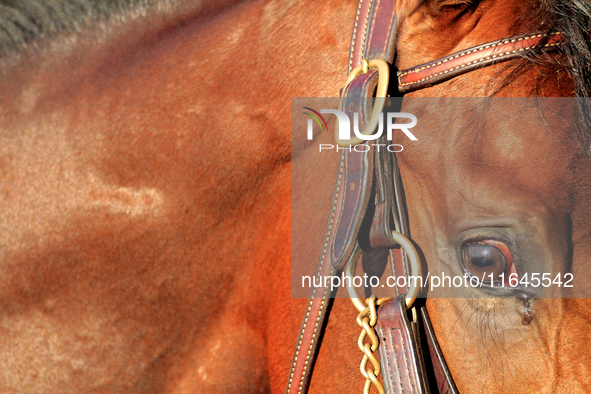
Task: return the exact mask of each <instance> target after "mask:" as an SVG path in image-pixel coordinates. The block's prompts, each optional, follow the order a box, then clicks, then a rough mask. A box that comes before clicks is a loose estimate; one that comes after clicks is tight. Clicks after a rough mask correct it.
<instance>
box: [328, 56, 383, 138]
mask: <svg viewBox="0 0 591 394" xmlns="http://www.w3.org/2000/svg"><path fill="white" fill-rule="evenodd" d="M368 69H374V70H378V87H377V88H376V100H375V101H374V105H373V110H372V113H371V118H370V119H369V122H368V123H367V125H366V126H365V129H363V131H362V132H361V134H363V135H371V134H373V132H374V131H375V129H376V127H377V126H378V122H379V120H380V113H381V112H382V111H383V110H384V103H385V102H386V95H387V94H388V83H389V82H390V68H389V67H388V63H386V62H385V61H383V60H380V59H373V60H369V61H367V60H365V59H363V60H362V61H361V64H360V65H358V66H357V67H355V68H354V69H353V70H352V71H351V73H350V74H349V76H348V77H347V81H346V82H345V87H344V88H343V92H345V91H346V89H347V86H349V84H350V83H351V82H352V81H353V80H354V79H355V78H356V77H357V76H358V75H360V74H365V73H366V72H367V71H368ZM342 104H343V98H341V104H340V106H339V107H340V108H341V111H342ZM335 140H336V143H337V145H339V146H344V147H347V146H351V145H357V144H360V143H362V142H365V140H362V139H361V138H359V137H357V136H353V137H352V138H351V139H350V140H341V139H339V124H338V122H337V124H336V127H335Z"/></svg>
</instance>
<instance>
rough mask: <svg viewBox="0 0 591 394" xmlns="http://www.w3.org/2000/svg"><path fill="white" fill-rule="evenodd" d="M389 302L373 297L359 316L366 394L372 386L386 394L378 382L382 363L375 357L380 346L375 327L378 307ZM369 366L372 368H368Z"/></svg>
mask: <svg viewBox="0 0 591 394" xmlns="http://www.w3.org/2000/svg"><path fill="white" fill-rule="evenodd" d="M387 300H389V298H380V299H379V300H378V299H376V297H375V296H371V298H368V299H366V300H365V302H366V303H367V307H366V308H365V309H364V310H363V311H361V312H360V313H359V315H357V324H359V327H361V328H362V331H361V334H360V335H359V339H358V341H357V346H358V347H359V350H361V351H362V352H363V359H362V360H361V364H360V366H359V368H360V370H361V374H362V375H363V377H364V378H365V379H366V380H365V387H364V388H363V393H364V394H370V390H371V386H372V385H373V386H375V387H376V388H377V389H378V391H379V392H380V394H385V390H384V386H383V385H382V382H380V381H379V380H378V376H379V375H380V371H381V367H380V361H379V360H378V359H377V358H376V357H375V356H374V352H375V351H376V350H378V345H379V341H378V336H377V335H376V333H375V330H374V327H375V325H376V323H377V321H378V314H377V313H376V306H377V305H381V304H383V303H384V302H386V301H387ZM366 338H369V341H368V342H366ZM369 366H371V368H368V367H369Z"/></svg>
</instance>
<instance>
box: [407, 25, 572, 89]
mask: <svg viewBox="0 0 591 394" xmlns="http://www.w3.org/2000/svg"><path fill="white" fill-rule="evenodd" d="M558 34H562V33H560V32H556V33H552V34H551V35H553V36H554V35H558ZM545 36H548V34H536V35H533V36H528V37H521V38H516V39H515V38H514V39H511V40H504V41H501V42H498V43H496V44H491V45H486V46H484V47H482V48H477V49H471V50H467V51H465V52H461V53H458V54H457V55H454V56H449V57H446V58H444V59H441V60H440V61H438V62H437V63H433V64H430V65H427V66H423V67H420V68H417V69H414V70H408V71H406V72H403V73H401V74H399V75H398V81H399V86H401V87H402V86H408V85H414V84H419V83H421V82H424V81H427V80H429V79H432V78H435V77H437V76H439V75H442V74H447V73H449V72H451V71H455V70H458V69H462V68H465V67H467V66H470V65H472V64H476V63H480V62H484V61H486V60H491V59H495V58H497V57H501V56H506V55H511V54H513V53H517V52H523V51H526V50H528V49H531V48H533V47H535V46H536V45H535V44H534V45H530V46H528V47H525V48H519V49H514V50H512V51H507V52H502V53H497V54H494V55H491V56H487V57H484V58H481V59H476V60H473V61H471V62H468V63H464V64H461V65H459V66H456V67H453V68H448V69H446V70H443V71H441V72H438V73H436V74H432V75H428V76H426V77H425V78H423V79H420V80H418V81H411V82H405V83H401V82H400V79H401V78H402V77H404V76H405V75H408V74H416V73H418V72H421V71H423V70H426V69H429V68H432V67H436V66H439V65H441V64H443V63H446V62H449V61H450V60H454V59H457V58H459V57H462V56H465V55H468V54H470V53H474V52H478V51H483V50H485V49H490V48H493V47H497V46H501V45H506V44H510V43H514V42H518V41H523V40H529V39H532V38H540V37H545ZM558 44H559V43H552V44H545V45H544V47H552V46H555V45H558Z"/></svg>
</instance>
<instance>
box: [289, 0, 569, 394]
mask: <svg viewBox="0 0 591 394" xmlns="http://www.w3.org/2000/svg"><path fill="white" fill-rule="evenodd" d="M395 5H396V4H395V1H394V0H391V1H385V0H382V1H374V0H360V1H359V4H358V7H357V13H356V16H355V23H354V27H353V34H352V39H351V48H350V54H349V72H351V71H352V70H353V69H354V68H356V67H358V66H359V65H364V69H365V70H364V71H366V72H364V73H361V74H360V75H356V76H355V78H352V81H351V82H350V83H349V84H347V86H346V87H345V88H344V89H343V91H342V101H341V108H342V110H343V111H345V112H349V113H352V112H358V113H360V114H361V115H360V116H361V118H362V121H363V120H365V119H367V116H366V115H365V114H368V113H369V112H368V108H366V107H367V104H366V100H365V98H367V97H369V96H370V95H371V93H372V92H373V91H374V90H375V85H376V82H375V80H376V77H377V74H378V71H377V70H375V69H372V68H371V66H368V64H369V63H365V62H366V60H364V59H371V60H375V61H378V62H380V61H381V62H387V63H388V64H392V62H393V60H394V55H395V53H394V52H395V44H396V33H397V32H396V29H395V26H396V9H395ZM564 42H565V37H564V35H563V34H562V33H560V32H546V33H534V34H527V35H521V36H515V37H510V38H505V39H502V40H498V41H493V42H489V43H486V44H482V45H478V46H475V47H472V48H468V49H466V50H463V51H461V52H457V53H454V54H451V55H449V56H446V57H443V58H441V59H437V60H434V61H432V62H429V63H425V64H421V65H418V66H415V67H412V68H409V69H406V70H402V71H399V72H398V88H399V91H400V92H401V93H406V92H411V91H415V90H419V89H423V88H426V87H429V86H432V85H435V84H438V83H441V82H444V81H447V80H449V79H452V78H455V77H457V76H459V75H462V74H464V73H467V72H470V71H473V70H476V69H479V68H482V67H486V66H489V65H491V64H496V63H499V62H504V61H507V60H511V59H516V58H520V57H522V56H523V55H524V53H525V52H532V51H538V52H539V51H545V50H552V49H554V48H556V46H557V45H559V44H561V43H564ZM352 183H354V184H355V185H359V186H360V187H355V188H350V187H347V185H350V184H352ZM371 197H373V198H371ZM370 198H371V201H370ZM368 208H369V209H368ZM367 212H373V218H370V219H371V228H370V229H369V231H368V233H369V234H359V232H360V228H361V223H362V221H363V220H364V218H365V216H366V214H367ZM361 237H363V238H364V239H368V240H369V241H368V242H365V245H364V250H369V249H377V248H386V249H388V253H387V254H375V255H381V256H385V257H384V258H386V259H387V258H388V255H389V258H390V262H391V267H392V271H393V274H395V275H396V276H400V275H405V276H406V275H407V273H408V272H410V266H409V265H410V263H409V258H408V256H409V255H411V254H412V253H413V251H412V250H410V249H412V246H411V247H410V249H409V247H408V246H405V245H404V243H403V242H402V241H404V240H405V239H406V240H408V238H410V233H409V226H408V220H407V216H406V204H405V199H404V195H403V191H402V181H401V178H400V172H399V168H398V164H397V160H396V155H395V154H390V153H389V152H385V151H384V150H381V151H379V150H378V151H377V152H374V151H373V150H368V151H367V152H362V153H359V152H353V151H350V150H343V151H342V153H341V158H340V162H339V175H338V179H337V184H336V187H335V194H334V198H333V205H332V209H331V213H330V218H329V225H328V229H327V231H326V235H325V242H324V246H323V249H322V253H321V256H320V260H319V265H318V270H317V274H316V275H317V276H321V277H324V276H332V275H337V274H338V273H339V271H342V270H343V269H345V266H346V265H347V264H349V265H353V266H354V264H355V263H356V260H357V258H358V257H359V254H360V249H359V246H358V240H359V239H360V238H361ZM409 243H410V242H409ZM403 249H404V253H403V252H402V250H403ZM349 268H350V267H349ZM325 283H326V282H325ZM396 290H397V294H398V298H396V299H391V300H386V299H382V300H375V299H368V300H367V302H368V304H365V303H363V305H364V306H361V307H359V306H358V309H359V310H360V311H361V312H360V315H359V318H358V321H362V322H364V324H365V326H364V327H365V328H364V329H363V331H362V334H361V335H362V340H361V342H363V338H365V337H368V338H370V339H371V340H370V342H369V343H368V344H366V345H365V349H362V351H364V355H365V356H364V363H365V364H362V370H365V374H364V376H365V378H366V388H365V392H369V390H370V387H371V385H372V384H374V385H376V387H377V388H378V390H379V391H380V392H387V393H403V392H404V393H428V392H430V387H429V382H428V380H427V373H426V368H425V365H424V361H423V350H425V349H424V348H423V346H422V344H421V340H420V337H421V335H420V332H419V321H418V319H417V318H416V316H417V313H416V310H413V311H412V313H411V316H413V319H412V321H411V320H409V318H408V315H409V313H408V312H407V308H408V306H407V305H405V302H404V297H405V296H406V294H407V293H408V292H409V289H408V288H404V287H402V288H397V289H396ZM331 296H332V294H331V293H330V290H329V288H328V287H316V288H314V289H313V290H312V294H311V296H310V299H309V301H308V306H307V309H306V314H305V317H304V320H303V323H302V327H301V330H300V333H299V336H298V341H297V345H296V349H295V353H294V358H293V362H292V366H291V371H290V375H289V380H288V385H287V391H286V392H287V393H305V392H307V388H308V384H309V380H310V377H311V373H312V367H313V364H314V360H315V355H316V351H317V348H318V345H319V338H320V333H321V331H322V329H323V327H324V323H325V320H326V318H327V310H328V305H329V303H330V300H331ZM377 306H379V309H378V312H377V315H376V312H375V308H376V307H377ZM364 307H366V308H365V309H363V310H362V308H364ZM421 315H422V321H423V325H424V328H425V337H426V339H427V346H426V348H428V349H429V354H430V358H431V360H432V372H433V373H434V375H435V377H436V380H437V387H438V390H439V392H441V393H457V392H458V391H457V389H456V387H455V384H454V382H453V379H452V377H451V374H450V372H449V370H448V368H447V365H446V363H445V360H444V357H443V354H442V352H441V349H440V348H439V345H438V343H437V339H436V337H435V334H434V332H433V328H432V326H431V323H430V320H429V315H428V313H427V310H426V309H425V308H424V307H423V308H421ZM374 327H375V328H374ZM374 329H375V331H376V332H377V333H378V336H377V337H376V335H375V333H374ZM374 337H375V339H374ZM378 337H379V338H381V341H379V355H380V364H381V365H378V364H377V359H376V358H375V357H373V352H374V351H375V350H376V348H377V347H378V339H377V338H378ZM368 364H369V365H371V366H372V368H366V366H367V365H368ZM380 370H381V371H382V373H383V379H382V380H383V388H382V384H381V382H379V380H378V379H377V375H378V374H379V371H380ZM376 371H377V372H376Z"/></svg>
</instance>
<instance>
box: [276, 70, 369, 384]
mask: <svg viewBox="0 0 591 394" xmlns="http://www.w3.org/2000/svg"><path fill="white" fill-rule="evenodd" d="M364 83H371V81H369V80H356V81H354V82H353V83H351V84H350V86H349V87H348V88H347V91H348V89H358V90H367V89H368V87H364V86H358V85H359V84H364ZM347 91H346V92H345V93H347ZM351 97H353V96H351ZM348 103H349V104H352V105H353V109H354V110H355V111H359V110H360V106H361V105H363V104H364V103H365V100H363V99H362V98H360V97H357V98H356V99H351V100H349V102H348ZM361 121H362V120H361ZM372 173H373V150H368V151H367V152H356V151H355V150H353V149H345V150H344V151H343V152H342V153H341V158H340V164H339V175H338V179H337V185H336V187H335V192H334V197H333V206H332V210H331V214H330V218H329V221H328V227H327V230H326V235H325V242H324V247H323V250H322V254H321V257H320V261H319V265H318V270H317V273H316V277H317V278H318V277H325V276H333V275H335V274H337V272H338V271H339V270H340V269H342V267H343V265H344V264H345V263H346V262H347V260H348V259H349V257H350V256H351V253H352V252H353V247H354V246H355V244H356V242H357V233H358V232H359V227H360V226H361V222H362V220H363V216H364V215H365V211H366V210H367V204H368V202H369V197H370V195H371V187H372V183H371V182H372ZM314 283H327V284H330V283H331V281H330V280H329V281H322V280H316V281H315V282H314ZM332 296H334V295H333V294H330V292H329V289H328V287H323V286H320V287H316V288H314V290H313V291H312V294H311V295H310V298H309V300H308V306H307V308H306V314H305V316H304V321H303V322H302V326H301V328H300V333H299V335H298V342H297V345H296V349H295V352H294V357H293V360H292V365H291V371H290V375H289V380H288V384H287V390H286V392H287V393H298V394H299V393H306V392H307V390H308V385H309V383H310V377H311V374H312V366H313V364H314V360H315V357H316V354H317V350H318V345H319V343H318V337H319V336H320V334H321V333H322V331H323V329H324V326H325V318H326V310H327V309H328V306H329V305H330V302H332V299H331V297H332Z"/></svg>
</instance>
